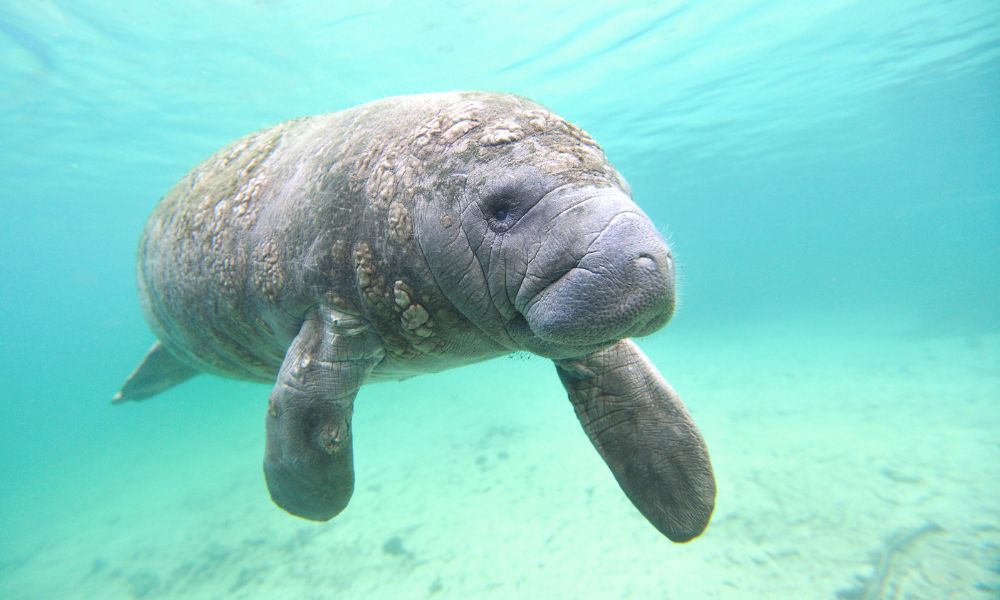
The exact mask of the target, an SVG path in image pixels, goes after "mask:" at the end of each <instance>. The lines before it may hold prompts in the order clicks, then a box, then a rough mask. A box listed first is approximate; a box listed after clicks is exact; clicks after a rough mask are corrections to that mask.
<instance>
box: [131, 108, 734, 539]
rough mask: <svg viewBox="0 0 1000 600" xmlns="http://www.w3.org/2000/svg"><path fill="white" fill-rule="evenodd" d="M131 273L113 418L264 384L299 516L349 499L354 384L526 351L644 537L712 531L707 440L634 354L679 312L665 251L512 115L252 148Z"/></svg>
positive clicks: (546, 130) (346, 116)
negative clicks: (650, 529) (131, 314)
mask: <svg viewBox="0 0 1000 600" xmlns="http://www.w3.org/2000/svg"><path fill="white" fill-rule="evenodd" d="M138 280H139V292H140V299H141V303H142V308H143V311H144V313H145V316H146V319H147V321H148V322H149V325H150V326H151V327H152V329H153V331H154V332H155V333H156V336H157V338H158V341H157V342H156V343H155V344H154V345H153V347H152V348H151V349H150V351H149V353H148V354H147V355H146V357H145V359H144V360H143V362H142V363H141V364H140V366H139V367H138V368H137V369H136V370H135V371H134V372H133V373H132V374H131V375H130V376H129V378H128V379H127V380H126V382H125V384H124V385H123V387H122V389H121V391H119V392H118V394H116V396H115V401H116V402H121V401H126V400H141V399H143V398H147V397H150V396H152V395H155V394H157V393H158V392H160V391H163V390H164V389H167V388H169V387H171V386H173V385H176V384H178V383H180V382H182V381H184V380H186V379H188V378H190V377H192V376H194V375H196V374H198V373H202V372H207V373H214V374H218V375H224V376H228V377H236V378H243V379H250V380H255V381H267V382H274V389H273V391H272V393H271V396H270V400H269V402H268V408H267V416H266V425H267V449H266V452H265V458H264V472H265V476H266V479H267V484H268V487H269V490H270V492H271V497H272V498H273V499H274V501H275V502H276V503H277V504H278V505H280V506H281V507H282V508H284V509H285V510H287V511H289V512H291V513H293V514H295V515H299V516H302V517H305V518H308V519H314V520H326V519H329V518H331V517H333V516H335V515H336V514H337V513H339V512H340V511H341V510H343V509H344V507H345V506H346V505H347V502H348V500H349V499H350V496H351V493H352V491H353V488H354V470H353V457H352V444H351V436H352V433H351V414H352V406H353V402H354V398H355V396H356V394H357V392H358V390H359V388H360V387H361V385H362V384H364V383H366V382H372V381H380V380H394V379H401V378H405V377H408V376H412V375H416V374H419V373H426V372H434V371H439V370H442V369H447V368H451V367H455V366H459V365H463V364H468V363H471V362H475V361H480V360H484V359H488V358H492V357H496V356H500V355H503V354H507V353H510V352H514V351H529V352H533V353H535V354H538V355H540V356H544V357H547V358H550V359H552V360H553V361H554V363H555V366H556V371H557V373H558V375H559V377H560V379H561V381H562V383H563V385H564V387H565V388H566V390H567V392H568V394H569V398H570V400H571V401H572V403H573V405H574V407H575V409H576V413H577V415H578V417H579V419H580V421H581V423H582V425H583V427H584V430H585V431H586V433H587V434H588V435H589V436H590V439H591V441H592V442H593V444H594V446H595V447H596V448H597V450H598V452H599V453H600V454H601V456H602V457H603V458H604V459H605V461H606V462H607V464H608V466H609V467H610V468H611V471H612V472H613V474H614V476H615V478H616V479H617V480H618V482H619V484H620V485H621V487H622V489H623V490H624V491H625V493H626V494H627V495H628V497H629V498H630V499H631V500H632V502H633V503H634V504H635V505H636V507H637V508H638V509H639V510H640V511H641V512H642V514H643V515H645V516H646V518H647V519H649V521H650V522H651V523H652V524H653V525H655V526H656V527H657V528H658V529H659V530H660V531H661V532H663V533H664V534H665V535H667V536H668V537H669V538H670V539H672V540H675V541H686V540H689V539H691V538H693V537H695V536H697V535H699V534H700V533H701V532H702V531H703V530H704V528H705V527H706V526H707V523H708V520H709V517H710V516H711V513H712V509H713V506H714V499H715V482H714V478H713V474H712V468H711V464H710V462H709V457H708V453H707V450H706V448H705V445H704V442H703V440H702V438H701V435H700V434H699V433H698V430H697V428H696V427H695V425H694V423H693V422H692V420H691V418H690V416H689V415H688V412H687V410H686V409H685V408H684V405H683V404H682V403H681V401H680V399H679V398H678V396H677V394H676V393H675V392H674V391H673V389H671V388H670V387H669V386H668V385H667V383H666V382H665V381H664V380H663V378H662V377H661V376H660V375H659V373H658V372H657V370H656V368H655V367H654V366H653V365H652V364H651V363H650V362H649V361H648V360H647V359H646V357H645V356H644V355H643V354H642V353H641V351H640V350H639V349H638V347H637V346H636V345H635V344H634V343H633V342H632V341H631V340H630V339H629V338H630V337H633V336H641V335H645V334H649V333H651V332H653V331H655V330H657V329H659V328H660V327H662V326H663V325H664V324H665V323H666V322H667V321H668V320H669V318H670V316H671V314H672V312H673V307H674V275H673V264H672V258H671V254H670V251H669V250H668V248H667V246H666V244H665V242H664V240H663V239H662V237H661V236H660V234H659V233H658V232H657V231H656V229H655V227H654V226H653V225H652V223H651V222H650V221H649V219H648V218H647V217H646V215H645V214H644V213H643V212H642V210H640V209H639V207H637V206H636V205H635V204H634V203H633V202H632V200H631V198H630V192H629V188H628V186H627V184H626V183H625V181H624V180H623V179H622V177H621V175H619V174H618V172H617V171H616V170H615V169H614V168H613V167H612V166H611V165H610V163H609V162H608V160H607V158H606V157H605V156H604V153H603V152H602V151H601V149H600V147H599V146H598V145H597V143H595V142H594V140H593V139H592V138H591V137H590V136H589V135H587V134H586V133H585V132H583V131H582V130H581V129H579V128H577V127H576V126H574V125H572V124H570V123H568V122H567V121H565V120H563V119H562V118H560V117H558V116H557V115H555V114H553V113H551V112H549V111H548V110H546V109H545V108H543V107H541V106H539V105H537V104H535V103H533V102H531V101H529V100H526V99H524V98H520V97H516V96H512V95H506V94H490V93H478V92H458V93H445V94H427V95H416V96H404V97H397V98H389V99H386V100H381V101H377V102H372V103H370V104H365V105H363V106H359V107H356V108H352V109H349V110H345V111H341V112H337V113H333V114H328V115H321V116H315V117H307V118H302V119H296V120H293V121H288V122H286V123H282V124H280V125H278V126H276V127H272V128H270V129H266V130H264V131H260V132H258V133H254V134H251V135H249V136H247V137H245V138H243V139H241V140H239V141H237V142H235V143H234V144H232V145H230V146H229V147H227V148H225V149H223V150H221V151H220V152H218V153H216V154H215V155H213V156H212V157H210V158H209V159H208V160H206V161H205V162H204V163H202V164H201V165H199V166H198V167H196V168H195V169H194V170H193V171H192V172H191V173H189V174H188V175H187V176H186V177H184V178H183V179H182V180H181V181H180V182H179V183H178V184H177V185H176V186H175V187H174V188H173V189H172V190H171V191H170V192H169V193H168V194H167V196H166V197H164V198H163V200H162V201H161V202H160V203H159V205H158V206H157V207H156V209H155V210H154V212H153V214H152V216H151V217H150V219H149V221H148V223H147V225H146V229H145V232H144V234H143V236H142V240H141V242H140V244H139V252H138Z"/></svg>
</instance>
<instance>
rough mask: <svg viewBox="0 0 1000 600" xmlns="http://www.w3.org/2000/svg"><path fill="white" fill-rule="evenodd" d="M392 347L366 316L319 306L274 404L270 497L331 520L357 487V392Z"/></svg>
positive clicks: (289, 360) (267, 457) (289, 358)
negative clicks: (354, 427) (354, 441)
mask: <svg viewBox="0 0 1000 600" xmlns="http://www.w3.org/2000/svg"><path fill="white" fill-rule="evenodd" d="M384 354H385V352H384V350H383V348H382V344H381V342H380V340H379V338H378V336H377V335H376V334H375V332H374V331H373V330H372V329H371V327H370V326H369V325H368V324H366V323H365V322H364V321H362V320H361V319H358V318H356V317H351V316H346V315H342V314H339V313H336V312H334V311H332V310H330V309H328V308H324V307H317V308H316V309H314V310H313V311H311V312H310V313H309V314H308V315H307V317H306V320H305V322H304V323H303V324H302V327H301V329H300V330H299V333H298V335H297V336H296V337H295V339H294V340H293V341H292V344H291V346H290V347H289V348H288V352H287V353H286V354H285V360H284V362H283V363H282V365H281V370H280V371H279V373H278V380H277V383H276V384H275V386H274V390H273V391H272V392H271V398H270V401H269V403H268V410H267V448H266V450H265V454H264V475H265V478H266V479H267V487H268V489H269V490H270V492H271V499H272V500H274V502H275V504H277V505H278V506H280V507H281V508H283V509H285V510H287V511H288V512H290V513H292V514H293V515H298V516H300V517H304V518H306V519H312V520H314V521H326V520H328V519H331V518H333V517H334V516H336V515H337V514H338V513H339V512H340V511H342V510H343V509H344V508H345V507H346V506H347V503H348V501H349V500H350V499H351V494H352V493H353V492H354V454H353V450H352V443H351V415H352V413H353V409H354V397H355V396H356V395H357V393H358V389H359V388H360V387H361V385H362V384H363V383H364V381H365V379H366V378H367V377H368V374H369V373H370V372H371V370H372V369H373V368H374V367H375V365H377V364H378V362H379V361H380V360H381V359H382V357H383V356H384Z"/></svg>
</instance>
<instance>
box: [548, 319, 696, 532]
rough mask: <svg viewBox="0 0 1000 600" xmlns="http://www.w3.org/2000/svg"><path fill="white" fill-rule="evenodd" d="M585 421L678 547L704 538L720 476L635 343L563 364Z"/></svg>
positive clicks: (632, 493)
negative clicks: (695, 539)
mask: <svg viewBox="0 0 1000 600" xmlns="http://www.w3.org/2000/svg"><path fill="white" fill-rule="evenodd" d="M555 363H556V370H557V371H558V372H559V378H560V379H561V380H562V383H563V387H565V388H566V391H567V392H568V393H569V398H570V401H572V403H573V407H574V408H575V409H576V414H577V417H579V419H580V423H581V424H582V425H583V428H584V430H585V431H586V432H587V435H588V436H589V437H590V441H591V442H593V444H594V447H596V448H597V451H598V452H599V453H600V454H601V457H602V458H604V461H605V462H606V463H607V464H608V467H610V468H611V472H612V473H613V474H614V476H615V479H617V480H618V484H619V485H620V486H621V488H622V490H624V491H625V494H626V495H627V496H628V497H629V500H631V501H632V504H634V505H635V506H636V508H638V509H639V511H640V512H641V513H642V514H643V516H645V517H646V518H647V519H648V520H649V522H650V523H652V524H653V525H654V526H655V527H656V528H657V529H659V530H660V532H661V533H663V534H664V535H666V536H667V537H668V538H670V539H671V540H673V541H675V542H686V541H689V540H691V539H693V538H695V537H697V536H698V535H700V534H701V533H702V532H703V531H704V530H705V527H707V526H708V520H709V518H711V516H712V510H713V509H714V507H715V477H714V475H713V474H712V464H711V462H710V461H709V458H708V450H707V449H706V447H705V442H704V440H703V439H702V437H701V434H700V433H699V432H698V428H697V427H696V426H695V424H694V421H692V420H691V416H690V415H689V414H688V412H687V409H686V408H685V407H684V404H683V403H682V402H681V399H680V397H678V396H677V392H675V391H674V390H673V388H671V387H670V386H669V385H668V384H667V382H666V381H664V379H663V377H662V376H660V374H659V372H657V370H656V367H654V366H653V365H652V363H650V362H649V359H647V358H646V356H645V355H644V354H643V353H642V351H640V350H639V348H638V347H637V346H636V345H635V344H634V343H633V342H632V341H631V340H627V339H626V340H622V341H620V342H618V343H617V344H615V345H613V346H610V347H608V348H605V349H603V350H599V351H597V352H595V353H593V354H590V355H589V356H585V357H583V358H575V359H566V360H557V361H555Z"/></svg>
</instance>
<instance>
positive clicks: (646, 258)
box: [635, 253, 660, 271]
mask: <svg viewBox="0 0 1000 600" xmlns="http://www.w3.org/2000/svg"><path fill="white" fill-rule="evenodd" d="M635 266H637V267H639V268H640V269H644V270H647V271H658V270H659V268H660V267H659V265H658V264H657V263H656V259H655V258H653V257H652V255H649V254H646V253H642V254H640V255H639V256H638V257H637V258H636V259H635Z"/></svg>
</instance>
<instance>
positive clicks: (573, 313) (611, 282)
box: [414, 96, 675, 358]
mask: <svg viewBox="0 0 1000 600" xmlns="http://www.w3.org/2000/svg"><path fill="white" fill-rule="evenodd" d="M476 119H477V121H478V126H477V127H475V128H473V129H471V130H470V131H469V132H468V133H466V134H465V138H466V140H465V143H464V144H460V145H459V149H457V150H454V151H453V152H451V153H450V154H449V153H446V157H447V158H446V159H445V160H443V161H442V164H441V165H440V166H439V168H438V170H437V173H438V176H437V177H438V178H437V180H436V181H434V182H433V185H430V186H428V187H427V188H426V189H427V190H429V191H428V192H425V193H424V195H423V196H424V197H423V198H422V200H421V202H420V203H419V204H418V207H417V208H418V212H417V219H416V223H415V232H414V233H415V237H416V238H417V240H418V243H419V245H420V248H421V251H422V252H423V254H424V256H425V257H426V260H427V263H428V266H429V267H430V269H431V271H432V273H433V274H434V277H435V280H436V282H437V284H438V287H439V288H440V289H441V290H442V292H443V293H444V294H445V295H446V296H447V297H448V299H449V300H450V301H451V303H452V304H453V305H454V306H455V307H456V308H458V310H459V311H460V312H462V313H463V314H464V315H465V316H466V317H468V318H469V319H470V320H472V321H473V322H474V323H476V324H477V325H478V326H479V327H480V328H482V329H483V330H484V331H485V332H486V333H487V334H489V335H491V336H492V337H494V338H495V339H497V340H498V341H500V342H501V343H504V344H506V345H509V346H510V347H513V348H524V349H527V350H529V351H532V352H535V353H537V354H540V355H542V356H547V357H550V358H565V357H572V356H582V355H585V354H589V353H591V352H593V351H594V350H596V349H599V348H601V347H604V346H607V345H609V344H611V343H613V342H616V341H618V340H620V339H623V338H627V337H633V336H642V335H646V334H649V333H652V332H653V331H656V330H657V329H659V328H660V327H662V326H663V325H664V324H666V322H667V321H668V320H669V319H670V316H671V314H672V313H673V309H674V298H675V296H674V269H673V259H672V257H671V253H670V250H669V248H668V247H667V244H666V242H665V241H664V239H663V237H662V236H661V235H660V233H659V232H658V231H657V230H656V227H655V226H654V225H653V223H652V222H651V221H650V220H649V218H648V217H647V216H646V215H645V213H643V211H642V210H641V209H640V208H639V207H638V206H636V204H635V203H634V202H633V201H632V199H631V195H630V191H629V188H628V186H627V184H626V183H625V182H624V180H623V179H622V177H621V175H619V174H618V172H617V171H616V170H615V169H614V167H612V166H611V165H610V163H609V162H608V160H607V158H606V157H605V155H604V153H603V152H602V151H601V149H600V147H599V146H598V145H597V144H596V143H595V142H594V141H593V139H592V138H591V137H590V136H589V135H587V134H586V133H584V132H583V131H582V130H580V129H579V128H577V127H575V126H573V125H572V124H570V123H568V122H567V121H565V120H563V119H562V118H560V117H558V116H556V115H554V114H552V113H550V112H548V111H547V110H545V109H543V108H541V107H540V106H538V105H536V104H534V103H531V102H529V101H527V100H524V99H521V98H517V97H513V96H494V97H492V98H491V101H490V102H489V103H486V104H485V105H484V107H483V108H482V109H481V110H480V112H479V113H478V114H477V115H476Z"/></svg>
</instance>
